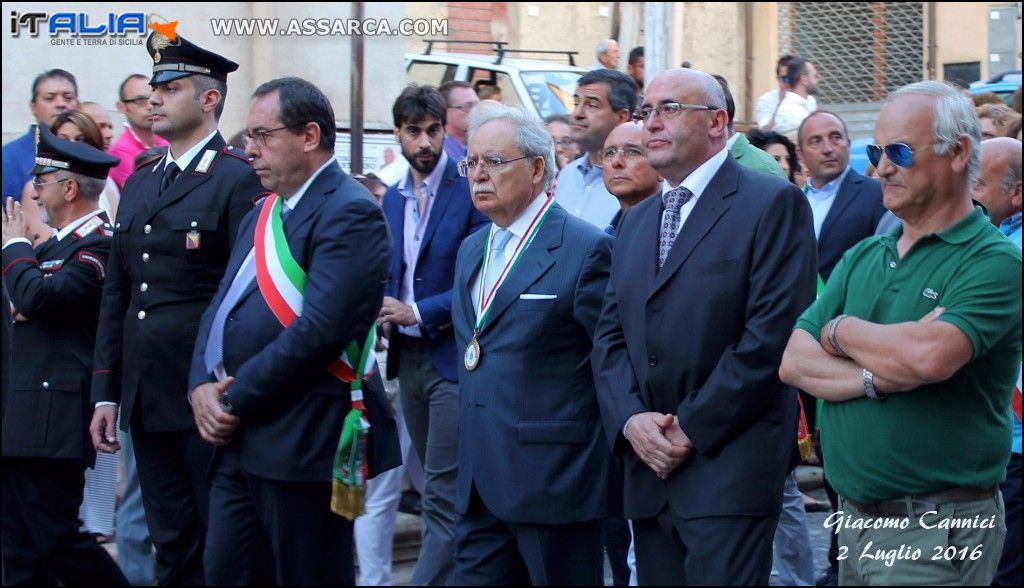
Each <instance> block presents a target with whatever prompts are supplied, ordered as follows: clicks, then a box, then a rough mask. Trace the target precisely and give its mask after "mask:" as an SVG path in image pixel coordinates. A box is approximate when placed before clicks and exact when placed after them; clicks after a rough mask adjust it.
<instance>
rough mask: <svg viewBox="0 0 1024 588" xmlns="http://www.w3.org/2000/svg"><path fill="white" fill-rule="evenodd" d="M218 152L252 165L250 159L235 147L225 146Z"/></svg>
mask: <svg viewBox="0 0 1024 588" xmlns="http://www.w3.org/2000/svg"><path fill="white" fill-rule="evenodd" d="M220 152H221V153H223V154H224V155H230V156H231V157H234V158H235V159H241V160H242V161H244V162H245V163H247V164H249V165H252V159H249V156H248V155H246V154H245V151H243V150H241V149H239V148H238V147H235V146H233V145H225V146H224V148H223V149H221V151H220Z"/></svg>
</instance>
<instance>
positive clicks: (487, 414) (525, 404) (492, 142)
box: [452, 106, 612, 585]
mask: <svg viewBox="0 0 1024 588" xmlns="http://www.w3.org/2000/svg"><path fill="white" fill-rule="evenodd" d="M459 171H460V173H462V174H463V175H466V176H467V177H468V178H469V185H470V190H471V193H472V197H473V204H474V206H476V208H477V209H478V210H479V211H480V212H482V213H483V214H485V215H486V216H487V217H489V218H490V219H491V221H492V223H491V224H490V225H487V226H485V227H484V228H483V229H481V230H479V231H477V232H476V233H474V234H472V235H470V236H469V237H468V238H466V240H465V241H464V242H463V244H462V247H461V248H460V250H459V255H458V260H457V262H456V269H455V289H454V293H455V294H454V300H453V303H452V319H453V322H454V325H455V338H456V344H457V346H458V348H459V349H460V350H462V351H463V366H462V367H463V368H464V369H462V370H461V373H460V374H459V387H460V389H459V393H460V402H459V479H458V487H457V490H456V498H455V507H456V511H457V512H458V513H459V514H460V517H459V519H458V520H457V521H456V524H455V541H456V547H455V573H454V578H453V582H454V584H456V585H467V584H474V585H487V584H497V583H505V582H508V581H509V580H510V579H511V581H515V582H529V583H532V584H534V585H541V584H591V585H593V584H600V583H601V581H602V550H601V519H602V518H604V517H605V516H606V514H607V495H606V489H607V477H608V461H609V460H608V448H607V447H606V446H605V445H604V444H603V441H602V439H601V435H602V433H601V424H600V423H601V420H600V414H599V410H598V404H597V397H596V393H595V390H594V381H593V374H592V370H591V367H590V352H591V348H592V336H593V333H594V326H595V324H596V323H597V318H598V315H599V314H600V312H601V303H602V298H603V295H604V291H605V285H606V284H607V281H608V270H609V266H610V257H611V242H612V240H611V238H610V237H609V236H608V235H606V234H604V233H603V232H602V231H601V230H600V229H598V228H596V227H594V226H592V225H590V224H588V223H586V222H584V221H581V220H580V219H578V218H576V217H573V216H572V215H570V214H569V213H567V212H566V211H565V210H564V209H563V208H562V207H561V206H559V205H557V204H555V203H554V200H553V198H551V197H550V196H549V195H548V194H547V193H546V189H547V187H548V185H549V183H550V181H551V178H552V177H553V176H554V173H555V162H554V155H553V148H552V143H551V138H550V136H549V135H548V134H547V132H546V130H545V128H544V124H543V123H542V122H541V121H540V120H539V119H536V118H535V117H533V116H532V115H529V114H527V113H525V112H524V111H522V110H521V109H518V108H512V107H506V106H493V107H489V108H486V109H479V110H478V111H476V112H475V113H474V115H473V118H472V119H471V121H470V131H469V147H468V155H467V158H466V160H465V161H463V162H461V163H460V164H459ZM520 562H521V564H522V565H520Z"/></svg>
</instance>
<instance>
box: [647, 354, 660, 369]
mask: <svg viewBox="0 0 1024 588" xmlns="http://www.w3.org/2000/svg"><path fill="white" fill-rule="evenodd" d="M647 365H649V366H651V367H657V366H658V358H657V357H654V356H653V355H648V356H647Z"/></svg>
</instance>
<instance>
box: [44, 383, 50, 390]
mask: <svg viewBox="0 0 1024 588" xmlns="http://www.w3.org/2000/svg"><path fill="white" fill-rule="evenodd" d="M49 387H50V383H49V382H43V389H44V390H46V389H48V388H49Z"/></svg>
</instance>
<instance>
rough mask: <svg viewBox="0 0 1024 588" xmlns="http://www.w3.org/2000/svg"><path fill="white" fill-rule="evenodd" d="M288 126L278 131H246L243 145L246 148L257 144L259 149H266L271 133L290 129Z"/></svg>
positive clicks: (243, 134)
mask: <svg viewBox="0 0 1024 588" xmlns="http://www.w3.org/2000/svg"><path fill="white" fill-rule="evenodd" d="M290 128H291V127H289V126H288V125H285V126H283V127H277V128H276V129H255V130H252V131H245V132H243V133H242V143H243V144H244V145H246V146H248V145H249V143H256V146H257V147H266V146H267V139H269V138H270V133H273V132H275V131H280V130H283V129H290Z"/></svg>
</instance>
